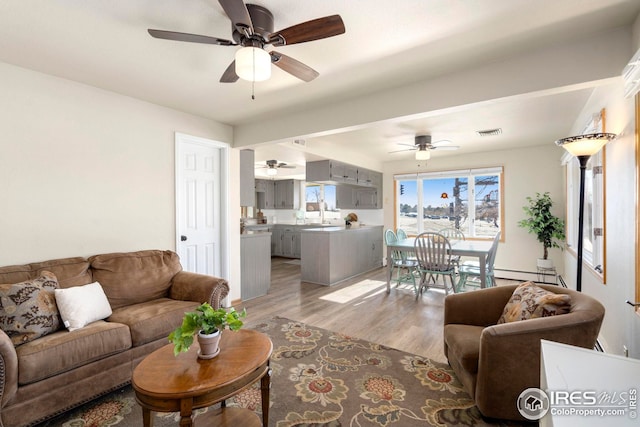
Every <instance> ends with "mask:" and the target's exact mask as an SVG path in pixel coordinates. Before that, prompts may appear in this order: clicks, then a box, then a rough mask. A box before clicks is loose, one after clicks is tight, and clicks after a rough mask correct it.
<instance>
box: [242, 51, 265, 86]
mask: <svg viewBox="0 0 640 427" xmlns="http://www.w3.org/2000/svg"><path fill="white" fill-rule="evenodd" d="M235 59H236V74H237V75H238V77H240V78H241V79H242V80H247V81H250V82H262V81H265V80H268V79H269V78H270V77H271V55H269V53H267V52H266V51H265V50H263V49H261V48H258V47H252V46H248V47H243V48H240V49H238V51H237V52H236V57H235Z"/></svg>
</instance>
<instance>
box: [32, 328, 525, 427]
mask: <svg viewBox="0 0 640 427" xmlns="http://www.w3.org/2000/svg"><path fill="white" fill-rule="evenodd" d="M252 328H253V329H256V330H258V331H260V332H263V333H265V334H267V335H268V336H269V337H271V340H272V341H273V348H274V351H273V355H272V357H271V367H272V368H273V375H272V386H271V407H270V410H269V418H270V419H269V425H270V426H276V427H294V426H295V427H311V426H313V427H321V426H324V427H340V426H350V427H364V426H379V427H407V426H411V427H413V426H482V425H518V424H515V423H500V422H497V421H495V420H485V419H483V418H482V416H481V415H480V413H479V412H478V409H477V408H476V407H475V406H474V404H473V401H472V400H471V399H470V398H469V396H468V394H467V393H465V392H464V390H463V388H462V385H461V384H460V383H459V381H458V380H457V379H456V378H455V375H454V373H453V371H452V370H451V369H450V368H449V367H448V366H447V365H446V364H443V363H438V362H434V361H431V360H429V359H427V358H425V357H421V356H417V355H413V354H409V353H404V352H401V351H399V350H395V349H392V348H388V347H384V346H381V345H379V344H375V343H372V342H368V341H364V340H361V339H356V338H353V337H350V336H346V335H343V334H340V333H336V332H331V331H327V330H324V329H320V328H316V327H312V326H309V325H305V324H304V323H300V322H296V321H292V320H289V319H284V318H279V317H276V318H273V319H270V320H268V321H265V322H262V323H258V324H254V325H253V326H252ZM225 333H227V332H225ZM231 333H232V332H231ZM223 351H224V350H223ZM227 405H228V406H240V407H245V408H249V409H251V410H254V411H256V412H258V413H259V412H260V390H259V388H258V384H256V386H255V387H253V388H250V389H247V390H245V391H244V392H242V393H240V394H238V395H237V396H236V397H234V398H233V399H230V400H229V401H227ZM210 409H211V408H209V409H207V408H205V409H201V410H199V413H203V412H206V411H207V410H210ZM196 418H197V417H196ZM178 420H179V418H178V417H177V414H169V413H165V414H161V413H154V426H156V427H164V426H175V425H177V423H178ZM116 425H117V426H118V427H133V426H140V425H142V410H141V408H140V406H139V405H138V404H137V403H136V401H135V397H134V393H133V390H132V388H131V387H130V386H128V387H125V388H123V389H121V390H118V391H115V392H113V393H111V394H109V395H106V396H105V397H103V398H101V399H98V400H95V401H93V402H90V403H88V404H86V405H85V406H83V407H80V408H78V409H77V410H75V411H71V412H69V413H66V414H64V415H62V416H60V417H58V418H56V419H54V420H51V421H49V422H46V423H43V424H41V425H39V427H45V426H46V427H54V426H55V427H107V426H116Z"/></svg>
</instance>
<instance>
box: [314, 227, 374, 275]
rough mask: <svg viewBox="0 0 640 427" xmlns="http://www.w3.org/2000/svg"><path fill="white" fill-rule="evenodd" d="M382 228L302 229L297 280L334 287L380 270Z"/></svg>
mask: <svg viewBox="0 0 640 427" xmlns="http://www.w3.org/2000/svg"><path fill="white" fill-rule="evenodd" d="M382 234H383V232H382V226H365V227H358V228H344V227H326V228H317V229H305V230H303V231H302V236H301V258H302V263H301V264H302V265H301V280H302V281H303V282H310V283H318V284H321V285H327V286H331V285H335V284H337V283H340V282H342V281H344V280H346V279H349V278H351V277H354V276H357V275H359V274H362V273H366V272H367V271H371V270H375V269H376V268H379V267H381V266H382V258H383V252H382V241H383V235H382Z"/></svg>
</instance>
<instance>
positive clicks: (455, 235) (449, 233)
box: [438, 227, 466, 268]
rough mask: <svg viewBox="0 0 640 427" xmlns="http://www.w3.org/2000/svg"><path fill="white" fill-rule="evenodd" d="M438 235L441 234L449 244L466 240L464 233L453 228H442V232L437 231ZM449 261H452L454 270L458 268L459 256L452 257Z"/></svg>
mask: <svg viewBox="0 0 640 427" xmlns="http://www.w3.org/2000/svg"><path fill="white" fill-rule="evenodd" d="M438 233H440V234H442V235H443V236H445V237H446V238H447V239H449V242H454V241H457V240H466V239H465V236H464V233H463V232H462V231H460V230H459V229H457V228H455V227H447V228H443V229H442V230H440V231H438ZM451 259H452V260H453V263H454V264H455V266H456V268H460V255H454V256H452V257H451Z"/></svg>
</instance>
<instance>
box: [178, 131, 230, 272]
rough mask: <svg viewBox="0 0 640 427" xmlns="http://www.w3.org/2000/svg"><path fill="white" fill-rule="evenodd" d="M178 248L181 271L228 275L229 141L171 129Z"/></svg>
mask: <svg viewBox="0 0 640 427" xmlns="http://www.w3.org/2000/svg"><path fill="white" fill-rule="evenodd" d="M175 146H176V156H175V159H176V160H175V169H176V171H175V172H176V252H177V253H178V255H179V256H180V261H181V263H182V267H183V269H184V270H185V271H190V272H193V273H200V274H207V275H210V276H216V277H221V278H224V279H228V278H229V260H228V253H229V248H228V243H227V242H228V241H229V239H228V236H227V235H226V230H228V227H227V223H228V213H227V210H226V206H228V205H229V204H228V192H227V187H228V169H229V145H228V144H225V143H222V142H219V141H213V140H210V139H206V138H200V137H195V136H191V135H186V134H182V133H176V135H175Z"/></svg>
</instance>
